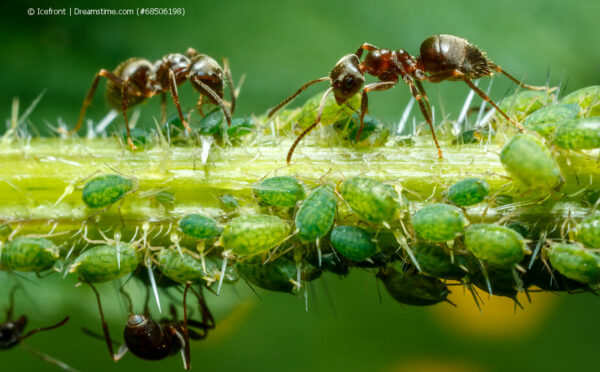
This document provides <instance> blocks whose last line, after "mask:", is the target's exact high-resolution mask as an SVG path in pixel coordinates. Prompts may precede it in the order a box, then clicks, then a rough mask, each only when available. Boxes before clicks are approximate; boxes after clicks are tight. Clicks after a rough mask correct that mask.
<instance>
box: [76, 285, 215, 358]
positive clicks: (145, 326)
mask: <svg viewBox="0 0 600 372" xmlns="http://www.w3.org/2000/svg"><path fill="white" fill-rule="evenodd" d="M87 284H89V285H90V287H92V289H93V290H94V294H95V295H96V300H97V301H98V308H99V310H100V318H101V319H102V330H103V332H104V339H105V340H106V346H107V347H108V352H109V353H110V356H111V358H112V359H113V360H114V361H115V362H118V361H119V360H120V359H121V358H122V357H123V356H124V355H125V353H127V350H129V351H131V353H132V354H134V355H135V356H137V357H138V358H141V359H146V360H161V359H164V358H166V357H168V356H171V355H174V354H176V353H177V352H178V351H180V352H181V357H182V359H183V367H184V368H185V369H186V370H188V369H190V368H191V357H190V339H192V340H202V339H204V338H206V335H207V334H208V330H210V329H214V328H215V320H214V318H213V316H212V314H211V312H210V310H209V309H208V306H207V304H206V301H205V300H204V296H203V295H202V292H201V291H202V289H200V293H197V292H196V291H195V290H194V289H193V288H190V284H189V283H188V284H186V286H185V289H184V291H183V321H178V320H177V314H176V311H175V307H174V306H172V305H171V317H172V319H170V320H168V319H164V320H161V321H160V322H156V321H154V320H152V318H150V315H149V310H148V296H147V298H146V305H145V308H144V314H143V315H142V314H135V313H133V311H132V309H131V307H132V306H131V303H130V311H129V312H130V314H129V318H128V319H127V323H126V325H125V331H124V332H123V337H124V340H125V343H124V344H123V345H121V346H120V347H119V350H118V351H117V353H116V354H115V352H114V349H113V340H112V339H111V337H110V332H109V330H108V324H107V323H106V320H105V319H104V312H103V311H102V304H101V302H100V294H99V293H98V291H97V290H96V287H94V285H93V284H91V283H89V282H87ZM190 289H191V291H192V292H194V294H195V295H196V297H197V298H198V303H199V305H200V313H201V316H202V321H197V320H193V319H188V315H187V293H188V291H189V290H190ZM189 327H194V328H198V329H200V330H201V332H197V331H195V330H193V329H191V328H189ZM84 332H85V333H87V334H89V335H91V336H94V337H100V338H101V337H102V336H98V335H96V334H95V333H94V332H93V331H89V330H87V329H84ZM114 342H116V341H114Z"/></svg>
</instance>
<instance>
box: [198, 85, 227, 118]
mask: <svg viewBox="0 0 600 372" xmlns="http://www.w3.org/2000/svg"><path fill="white" fill-rule="evenodd" d="M194 81H195V82H196V83H197V84H198V85H200V87H201V88H202V89H203V90H204V91H205V92H206V93H207V94H208V95H209V96H210V97H211V98H212V99H213V100H214V101H215V102H216V103H217V105H219V106H221V110H222V111H223V115H225V120H226V121H227V126H229V127H230V126H231V111H229V108H228V107H227V105H226V104H225V102H223V99H221V97H219V95H218V94H217V93H216V92H215V91H214V90H212V89H211V88H210V87H209V86H208V85H206V84H204V83H203V82H202V80H200V79H198V78H194Z"/></svg>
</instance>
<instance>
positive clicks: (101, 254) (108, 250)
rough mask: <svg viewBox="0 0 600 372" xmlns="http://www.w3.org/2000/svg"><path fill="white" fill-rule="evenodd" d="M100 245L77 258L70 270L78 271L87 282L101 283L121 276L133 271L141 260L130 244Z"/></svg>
mask: <svg viewBox="0 0 600 372" xmlns="http://www.w3.org/2000/svg"><path fill="white" fill-rule="evenodd" d="M118 249H119V253H120V256H119V257H117V254H116V251H117V248H115V247H111V246H110V245H98V246H95V247H92V248H90V249H87V250H86V251H84V252H83V253H81V254H80V255H79V257H77V259H75V262H74V263H73V264H72V265H71V268H70V270H69V272H71V273H77V274H78V275H79V279H80V280H81V281H83V282H86V283H101V282H107V281H109V280H115V279H118V278H121V277H123V276H125V275H127V274H130V273H132V272H133V271H134V270H135V269H136V267H137V266H138V264H139V262H140V257H139V255H138V254H139V253H138V252H136V250H135V249H134V248H133V247H132V246H131V245H129V244H126V243H121V244H120V245H119V248H118Z"/></svg>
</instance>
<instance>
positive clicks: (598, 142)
mask: <svg viewBox="0 0 600 372" xmlns="http://www.w3.org/2000/svg"><path fill="white" fill-rule="evenodd" d="M552 143H553V144H555V145H556V146H558V147H560V148H563V149H567V150H590V149H597V148H600V118H583V119H575V120H569V121H567V122H564V123H561V124H560V125H559V126H558V128H556V130H555V131H554V134H553V135H552Z"/></svg>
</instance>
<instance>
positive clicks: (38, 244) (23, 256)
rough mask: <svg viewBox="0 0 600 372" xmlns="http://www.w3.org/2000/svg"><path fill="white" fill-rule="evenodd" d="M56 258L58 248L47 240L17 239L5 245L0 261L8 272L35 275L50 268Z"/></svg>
mask: <svg viewBox="0 0 600 372" xmlns="http://www.w3.org/2000/svg"><path fill="white" fill-rule="evenodd" d="M58 256H59V252H58V247H57V246H56V245H54V243H53V242H52V241H50V240H48V239H44V238H28V237H17V238H15V239H13V240H12V241H10V242H8V243H6V245H5V246H4V248H3V249H2V256H1V258H2V259H1V260H0V261H1V262H2V265H3V266H5V267H6V268H8V269H10V270H14V271H25V272H36V273H37V272H41V271H44V270H47V269H50V268H52V266H54V263H55V262H56V260H57V259H58Z"/></svg>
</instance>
